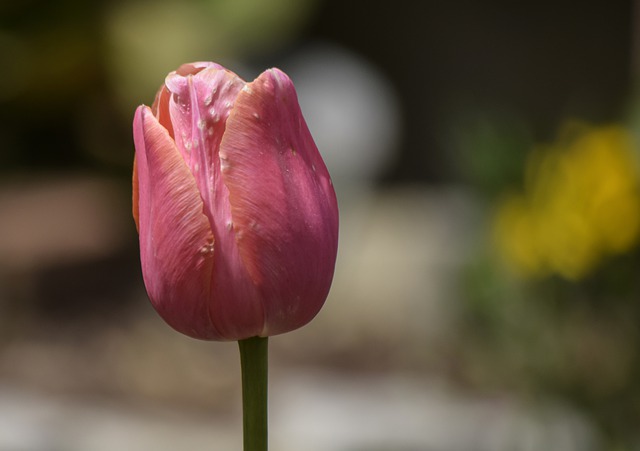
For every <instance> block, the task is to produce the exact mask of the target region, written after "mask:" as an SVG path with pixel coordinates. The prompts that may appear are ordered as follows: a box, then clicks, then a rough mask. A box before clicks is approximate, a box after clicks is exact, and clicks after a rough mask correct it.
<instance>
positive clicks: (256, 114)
mask: <svg viewBox="0 0 640 451" xmlns="http://www.w3.org/2000/svg"><path fill="white" fill-rule="evenodd" d="M253 117H255V118H256V119H257V120H260V115H259V114H258V113H256V112H254V113H253Z"/></svg>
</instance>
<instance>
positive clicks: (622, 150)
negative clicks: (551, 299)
mask: <svg viewBox="0 0 640 451" xmlns="http://www.w3.org/2000/svg"><path fill="white" fill-rule="evenodd" d="M525 174H526V175H525V183H524V190H523V192H522V193H519V194H512V195H509V196H507V197H506V198H505V199H504V200H503V201H502V202H501V203H500V204H499V205H498V208H497V212H496V217H495V221H494V238H495V242H496V245H497V247H498V249H499V251H500V252H501V254H502V255H503V256H504V258H505V260H506V261H507V262H508V263H509V264H510V265H511V266H512V267H513V268H514V269H515V270H516V271H517V272H519V273H521V274H522V275H524V276H541V275H547V274H551V273H555V274H559V275H561V276H563V277H565V278H567V279H572V280H573V279H579V278H582V277H584V276H585V275H587V274H588V273H589V271H591V270H592V269H593V268H594V267H595V266H596V265H597V264H598V263H599V262H600V261H601V260H602V259H603V258H604V257H606V256H607V255H615V254H621V253H624V252H627V251H629V250H630V249H632V248H633V247H634V246H635V244H636V243H637V241H638V238H639V232H640V192H639V189H638V188H639V173H638V167H637V162H636V159H635V156H634V151H633V143H632V138H631V134H630V133H629V132H628V131H627V130H625V129H624V128H623V127H620V126H608V127H599V128H587V127H584V126H579V125H576V124H572V125H569V126H567V127H565V129H564V130H563V134H562V136H561V138H560V139H559V140H558V142H557V143H555V144H554V145H552V146H549V147H546V148H539V149H535V150H534V152H533V153H532V155H531V157H530V159H529V161H528V162H527V167H526V173H525Z"/></svg>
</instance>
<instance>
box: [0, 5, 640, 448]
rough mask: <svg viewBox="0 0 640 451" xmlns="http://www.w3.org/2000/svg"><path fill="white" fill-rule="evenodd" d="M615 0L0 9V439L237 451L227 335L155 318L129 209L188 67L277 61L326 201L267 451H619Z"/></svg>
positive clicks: (637, 343)
mask: <svg viewBox="0 0 640 451" xmlns="http://www.w3.org/2000/svg"><path fill="white" fill-rule="evenodd" d="M637 6H638V5H637V4H634V2H631V1H618V0H617V1H610V2H604V1H592V0H587V1H583V2H575V1H571V0H557V1H554V2H550V1H549V2H547V1H531V0H526V1H522V2H506V1H499V0H483V1H476V0H460V1H457V2H420V1H411V0H396V1H394V2H372V1H366V0H351V1H341V0H269V1H264V0H160V1H145V0H126V1H125V0H120V1H115V0H114V1H108V0H101V1H93V2H85V1H79V0H60V1H56V2H48V1H42V0H22V1H11V0H4V1H2V2H0V61H1V62H2V66H1V68H0V450H1V451H18V450H19V451H36V450H37V451H76V450H78V451H81V450H82V451H92V450H116V449H127V450H140V451H143V450H170V449H216V450H240V449H241V446H242V445H241V419H240V418H241V412H240V385H239V382H240V380H239V362H238V360H239V359H238V355H237V349H236V346H235V345H234V344H233V343H204V342H199V341H195V340H192V339H189V338H186V337H183V336H181V335H179V334H177V333H175V332H173V331H172V330H170V329H169V328H168V326H166V325H165V324H164V323H163V322H162V321H161V320H160V318H159V317H158V316H157V315H156V314H155V312H154V311H153V309H152V308H151V307H150V305H149V303H148V301H147V299H146V295H145V291H144V287H143V285H142V279H141V274H140V270H139V260H138V251H137V236H136V233H135V227H134V224H133V220H132V219H131V214H130V203H131V202H130V196H131V193H130V175H131V166H132V156H133V144H132V138H131V121H132V115H133V111H134V109H135V107H136V106H137V105H139V104H141V103H146V104H150V103H151V102H152V101H153V97H154V94H155V91H156V90H157V88H158V87H159V86H160V84H161V83H162V82H163V78H164V76H165V75H166V74H167V73H168V72H169V71H171V70H174V69H175V68H177V67H178V66H179V65H180V64H182V63H184V62H187V61H194V60H214V61H217V62H219V63H222V64H224V65H226V66H227V67H230V68H232V69H233V70H235V71H236V72H237V73H238V74H240V75H241V76H243V77H245V78H246V79H253V78H254V77H255V76H257V75H258V74H259V73H260V72H261V71H262V70H263V69H265V68H267V67H270V66H277V67H280V68H282V69H283V70H285V71H286V72H287V73H288V74H289V75H290V76H291V78H292V79H293V81H294V83H295V85H296V87H297V89H298V94H299V99H300V103H301V106H302V109H303V111H304V113H305V116H306V118H307V120H308V123H309V126H310V128H311V131H312V133H313V135H314V137H315V138H316V141H317V144H318V147H319V148H320V150H321V152H322V154H323V156H324V157H325V159H326V161H327V164H328V166H329V169H330V171H331V173H332V175H333V178H334V183H335V186H336V189H337V194H338V198H339V202H340V207H341V221H342V223H341V241H340V252H339V260H338V264H337V272H336V278H335V282H334V285H333V288H332V292H331V295H330V297H329V299H328V301H327V304H326V306H325V308H324V309H323V310H322V311H321V313H320V314H319V315H318V317H317V318H316V319H315V320H314V321H313V322H312V323H311V324H310V325H309V326H307V327H305V328H303V329H301V330H299V331H296V332H293V333H290V334H287V335H284V336H278V337H273V338H272V339H271V341H270V345H271V367H270V368H271V382H270V384H271V407H270V415H271V417H270V422H271V431H270V432H271V444H272V448H273V449H274V450H281V451H288V450H305V451H316V450H318V451H319V450H323V451H324V450H332V451H390V450H394V451H417V450H424V451H427V450H428V451H447V450H452V451H453V450H456V451H465V450H492V451H496V450H543V449H544V450H547V449H549V450H567V451H568V450H607V451H614V450H615V451H631V450H639V449H640V277H639V276H640V253H639V250H638V242H639V239H640V185H639V181H640V172H639V168H640V166H639V165H638V157H639V150H640V148H639V147H638V141H637V138H638V136H637V135H638V131H639V128H638V127H639V122H638V119H639V115H638V113H639V109H638V106H639V104H638V101H639V100H640V99H639V97H638V89H637V88H638V83H637V82H638V75H640V61H639V56H640V54H639V52H640V15H639V14H640V11H639V10H638V8H637Z"/></svg>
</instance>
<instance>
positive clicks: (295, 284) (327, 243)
mask: <svg viewBox="0 0 640 451" xmlns="http://www.w3.org/2000/svg"><path fill="white" fill-rule="evenodd" d="M220 160H221V165H222V174H223V181H224V183H225V184H226V186H227V188H228V190H229V201H230V204H231V216H232V220H233V224H234V230H235V238H236V241H237V244H238V248H239V251H240V256H241V258H242V262H243V263H244V265H245V267H246V268H247V270H248V272H249V274H250V276H251V278H252V280H253V282H254V283H255V284H256V285H257V286H258V288H259V290H260V291H261V293H262V299H263V302H264V305H263V308H264V310H265V323H264V329H263V331H262V333H261V335H263V336H266V335H274V334H278V333H283V332H287V331H289V330H293V329H295V328H298V327H300V326H302V325H304V324H306V323H307V322H309V321H310V320H311V319H312V318H313V317H314V316H315V315H316V313H317V312H318V310H319V309H320V308H321V307H322V304H323V303H324V300H325V299H326V296H327V294H328V291H329V287H330V285H331V280H332V278H333V271H334V266H335V258H336V252H337V242H338V208H337V202H336V197H335V193H334V190H333V186H332V184H331V180H330V177H329V174H328V172H327V169H326V167H325V165H324V162H323V161H322V158H321V157H320V154H319V153H318V150H317V148H316V146H315V144H314V142H313V139H312V137H311V134H310V133H309V130H308V128H307V125H306V123H305V121H304V119H303V117H302V113H301V111H300V107H299V105H298V100H297V96H296V93H295V89H294V87H293V84H292V83H291V80H289V78H288V77H287V76H286V75H285V74H284V73H282V72H280V71H279V70H277V69H270V70H268V71H265V72H264V73H262V74H261V75H260V77H258V78H257V79H256V80H255V81H253V82H252V83H249V84H248V85H247V86H246V87H245V88H243V89H242V91H241V92H240V93H239V94H238V98H237V99H236V102H235V105H234V108H233V110H232V112H231V114H230V116H229V118H228V119H227V123H226V130H225V134H224V137H223V139H222V142H221V145H220Z"/></svg>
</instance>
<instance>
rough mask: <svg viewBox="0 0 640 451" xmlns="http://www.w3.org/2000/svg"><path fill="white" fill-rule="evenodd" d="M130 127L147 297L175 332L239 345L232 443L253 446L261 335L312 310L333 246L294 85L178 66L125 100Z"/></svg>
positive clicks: (262, 366) (330, 199)
mask: <svg viewBox="0 0 640 451" xmlns="http://www.w3.org/2000/svg"><path fill="white" fill-rule="evenodd" d="M133 134H134V141H135V148H136V154H135V161H134V170H133V216H134V219H135V222H136V227H137V228H138V233H139V235H140V260H141V263H142V275H143V278H144V282H145V286H146V288H147V293H148V295H149V298H150V299H151V303H152V304H153V306H154V307H155V309H156V310H157V311H158V313H159V314H160V315H161V316H162V317H163V318H164V320H165V321H166V322H167V323H168V324H169V325H171V326H172V327H173V328H174V329H176V330H178V331H179V332H182V333H184V334H186V335H189V336H191V337H194V338H200V339H205V340H220V341H223V340H238V343H239V347H240V360H241V366H242V393H243V395H242V398H243V413H244V415H243V430H244V444H245V445H244V446H245V448H244V449H245V451H266V449H267V337H269V336H271V335H276V334H281V333H284V332H288V331H291V330H294V329H297V328H299V327H301V326H303V325H305V324H306V323H308V322H309V321H310V320H311V319H312V318H313V317H314V316H315V315H316V314H317V313H318V311H319V310H320V308H321V307H322V305H323V304H324V301H325V299H326V297H327V294H328V293H329V287H330V285H331V280H332V279H333V271H334V266H335V260H336V253H337V246H338V206H337V201H336V196H335V192H334V190H333V185H332V184H331V178H330V177H329V173H328V172H327V168H326V167H325V165H324V162H323V161H322V158H321V157H320V154H319V152H318V149H317V148H316V145H315V144H314V142H313V139H312V137H311V134H310V133H309V129H308V128H307V125H306V123H305V121H304V118H303V117H302V112H301V111H300V106H299V105H298V99H297V95H296V91H295V89H294V87H293V83H292V82H291V80H290V79H289V78H288V77H287V76H286V75H285V74H284V73H282V72H281V71H279V70H278V69H269V70H267V71H265V72H263V73H262V74H261V75H260V76H259V77H258V78H257V79H256V80H254V81H253V82H251V83H246V82H245V81H243V80H242V79H241V78H240V77H238V76H237V75H236V74H234V73H233V72H231V71H229V70H227V69H225V68H223V67H222V66H220V65H218V64H214V63H193V64H185V65H183V66H181V67H180V68H179V69H178V70H177V71H175V72H172V73H170V74H169V75H168V76H167V78H166V79H165V83H164V85H163V86H162V87H161V88H160V90H159V91H158V94H157V95H156V99H155V102H154V103H153V106H152V107H151V108H149V107H147V106H144V105H141V106H140V107H138V109H137V110H136V113H135V118H134V121H133Z"/></svg>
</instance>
